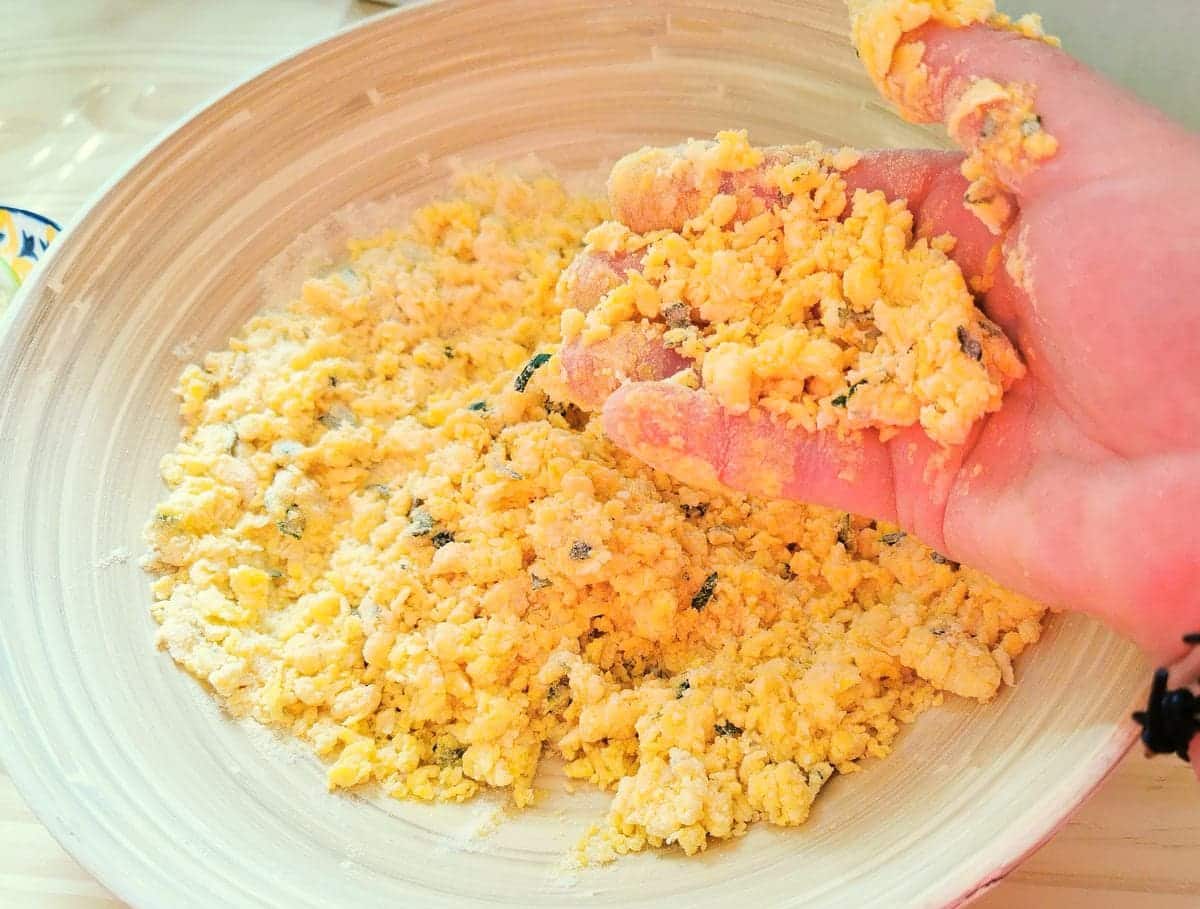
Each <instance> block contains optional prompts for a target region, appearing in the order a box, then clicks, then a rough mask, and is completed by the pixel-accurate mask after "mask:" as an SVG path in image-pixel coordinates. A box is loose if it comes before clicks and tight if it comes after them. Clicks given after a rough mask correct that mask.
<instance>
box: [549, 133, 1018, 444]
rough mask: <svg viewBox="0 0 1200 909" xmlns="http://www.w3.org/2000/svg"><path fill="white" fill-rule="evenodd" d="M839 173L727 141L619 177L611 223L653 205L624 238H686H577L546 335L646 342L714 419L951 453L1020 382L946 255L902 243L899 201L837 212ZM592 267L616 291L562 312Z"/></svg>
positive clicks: (849, 158)
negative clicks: (729, 417) (896, 440)
mask: <svg viewBox="0 0 1200 909" xmlns="http://www.w3.org/2000/svg"><path fill="white" fill-rule="evenodd" d="M856 161H857V157H856V156H854V155H850V154H848V153H847V152H845V151H842V152H837V153H829V152H826V151H823V150H822V149H821V148H820V147H818V146H808V147H800V146H797V147H791V148H788V149H785V150H783V149H766V150H763V149H754V148H752V147H751V146H750V144H749V142H748V141H747V138H746V134H745V133H744V132H726V133H721V134H719V135H718V136H717V138H716V140H715V141H710V142H697V141H693V142H690V143H688V144H686V145H685V146H683V147H681V148H678V149H643V150H642V151H639V152H635V153H634V154H633V155H630V156H628V157H627V158H625V159H622V161H620V162H618V163H617V165H616V166H615V167H614V169H613V175H612V179H611V181H610V194H611V196H612V202H613V206H614V209H616V210H618V211H624V212H626V213H628V212H630V211H633V210H634V209H635V206H636V204H637V203H635V202H632V201H630V202H626V200H627V199H629V197H630V196H631V195H632V196H633V197H635V198H637V199H640V198H642V195H641V194H642V193H644V192H645V187H646V184H647V183H649V184H652V185H653V191H654V196H653V198H654V199H655V200H660V204H662V203H661V200H668V202H667V204H665V205H663V207H662V209H661V210H660V211H656V212H649V213H648V212H645V211H642V212H640V213H637V214H636V216H635V221H640V223H643V224H645V225H646V226H652V225H660V224H666V223H670V222H671V221H676V222H679V221H680V220H681V219H683V218H686V220H683V221H682V223H680V224H679V225H678V226H677V227H675V228H673V229H670V228H669V229H659V230H648V231H647V232H645V233H636V232H634V231H633V230H631V229H630V228H629V227H627V226H626V225H625V224H622V223H620V222H616V221H610V222H606V223H605V224H602V225H601V226H599V227H597V228H596V229H595V230H593V231H591V232H590V233H589V234H588V236H587V238H586V239H587V246H586V247H585V249H584V251H583V253H582V254H581V255H582V256H583V257H584V264H583V265H574V266H573V267H572V270H571V271H570V272H568V278H566V279H564V281H563V283H562V285H561V287H560V291H561V292H562V295H563V297H564V306H565V307H569V306H574V307H578V309H573V310H568V313H567V315H566V317H565V318H564V319H563V326H564V332H565V338H566V340H568V341H573V340H576V339H577V340H579V341H580V342H581V343H582V344H583V345H584V346H585V347H586V346H587V345H589V344H595V343H598V342H611V341H613V340H614V339H616V340H618V341H619V340H620V339H621V338H622V336H628V335H630V334H631V333H632V334H637V335H645V334H647V333H651V334H653V335H654V336H655V337H659V336H661V343H663V344H665V345H666V346H667V347H669V348H671V349H673V350H674V351H676V352H677V353H678V354H679V355H680V356H681V357H683V358H685V359H686V360H687V361H690V363H691V364H692V368H693V369H694V370H695V371H696V373H697V374H698V375H699V378H700V384H701V385H702V386H703V388H705V389H706V390H707V391H708V393H710V394H711V395H713V396H714V397H715V398H716V399H717V400H718V401H719V402H720V403H721V405H722V406H723V407H724V408H725V409H726V410H727V411H729V412H731V413H745V412H747V411H749V410H750V409H751V408H752V407H756V408H762V409H763V410H766V411H769V412H770V413H773V414H775V415H777V416H778V417H780V418H781V419H783V420H785V421H786V422H787V423H788V424H789V425H796V426H801V427H803V428H804V429H806V430H809V431H813V430H823V429H837V430H841V431H848V430H858V429H864V428H868V427H873V428H878V429H880V430H881V434H882V435H883V437H884V438H887V437H888V436H890V435H892V434H894V433H895V432H897V431H898V430H899V429H900V428H903V427H906V426H912V425H918V424H919V425H920V426H921V427H922V428H923V429H924V430H925V432H926V434H928V435H929V437H930V438H932V439H934V440H935V441H938V442H941V443H943V444H945V445H955V444H959V443H961V442H963V441H964V440H965V439H966V437H967V435H968V433H969V432H970V430H971V427H972V426H973V425H974V424H975V422H976V421H977V420H978V419H979V418H980V417H982V416H984V415H985V414H987V413H990V412H992V411H995V410H996V409H998V408H999V406H1000V402H1001V398H1002V395H1003V392H1004V390H1005V388H1007V387H1008V385H1010V384H1011V383H1012V382H1013V381H1015V380H1016V379H1017V378H1019V377H1020V376H1021V375H1022V374H1023V372H1024V367H1023V366H1022V364H1021V362H1020V359H1019V358H1018V356H1017V354H1016V352H1015V351H1014V349H1013V347H1012V345H1011V344H1009V342H1008V340H1007V339H1006V338H1005V337H1004V336H1003V334H1002V333H1001V332H1000V330H999V329H998V328H996V326H995V325H993V324H992V323H991V322H990V321H988V319H987V318H986V317H984V316H983V314H982V313H981V312H980V311H979V310H978V309H977V308H976V306H975V301H974V298H973V297H972V294H971V291H970V289H969V288H968V286H967V283H966V281H965V279H964V278H963V274H962V272H961V271H960V270H959V267H958V266H957V265H956V264H955V263H954V261H953V260H952V259H950V257H949V256H948V255H947V254H946V251H947V250H948V249H950V248H952V245H953V241H952V239H951V238H949V237H940V238H935V239H933V240H927V239H916V238H915V237H914V235H913V216H912V212H911V211H910V210H909V208H908V207H907V205H906V204H905V202H904V200H896V201H893V202H888V200H887V198H886V197H885V196H884V194H883V193H882V192H878V191H875V192H868V191H866V190H862V189H860V190H857V191H855V192H854V194H853V196H849V195H848V193H847V190H846V181H845V179H844V178H843V176H842V171H843V170H844V169H845V168H846V167H848V166H851V165H853V164H854V163H856ZM647 174H650V175H652V176H651V177H650V178H649V179H647V178H646V176H645V175H647ZM631 175H632V176H631ZM601 257H607V258H608V259H610V260H611V259H614V258H619V259H622V260H623V261H626V262H629V263H630V264H629V265H628V267H627V271H626V273H625V275H624V278H623V279H622V280H621V281H620V283H615V282H614V283H613V286H610V287H608V289H607V290H605V289H604V285H594V284H593V285H589V288H588V290H589V292H591V293H592V294H596V292H597V291H603V292H602V293H600V294H599V298H598V300H595V299H586V300H585V299H580V292H579V290H578V288H577V287H576V286H575V285H573V284H572V283H571V281H570V277H569V276H570V275H571V274H578V273H580V271H581V270H584V271H591V270H593V269H592V267H591V266H590V265H588V264H587V260H588V259H589V258H591V259H595V258H601ZM583 309H586V310H587V311H586V314H584V313H583V312H582V310H583ZM580 403H584V404H592V403H594V402H590V401H581V402H580Z"/></svg>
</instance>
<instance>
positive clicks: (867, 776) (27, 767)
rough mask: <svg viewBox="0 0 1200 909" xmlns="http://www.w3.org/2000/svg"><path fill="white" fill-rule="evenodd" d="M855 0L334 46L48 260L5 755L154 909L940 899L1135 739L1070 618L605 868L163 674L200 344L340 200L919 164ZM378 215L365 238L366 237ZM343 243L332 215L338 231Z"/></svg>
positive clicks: (599, 3)
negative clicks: (329, 779)
mask: <svg viewBox="0 0 1200 909" xmlns="http://www.w3.org/2000/svg"><path fill="white" fill-rule="evenodd" d="M844 15H845V14H844V11H843V8H842V5H841V3H840V2H835V0H805V2H795V0H787V2H784V0H753V2H737V3H735V2H733V0H701V2H695V0H693V2H688V3H668V2H643V3H628V2H619V3H613V2H611V0H569V2H557V3H548V2H530V0H448V2H444V3H437V4H432V5H424V6H420V7H418V8H415V9H410V10H402V11H401V12H399V13H398V14H396V15H394V16H391V17H388V18H385V19H382V20H378V21H374V22H372V23H371V24H369V25H367V26H365V27H362V28H358V29H355V30H352V31H349V32H346V33H344V34H341V35H339V36H338V37H336V38H333V39H332V40H329V41H326V42H324V43H322V44H320V45H317V46H316V47H313V48H311V49H310V50H307V51H305V52H303V53H301V54H299V55H298V56H296V57H294V58H292V59H290V60H288V61H286V62H284V63H282V64H280V65H279V66H277V67H275V68H273V69H271V70H269V71H267V72H266V73H263V74H262V75H260V76H258V77H257V78H255V79H252V80H251V81H250V82H248V83H246V84H245V85H243V86H242V87H240V88H238V89H237V90H235V91H233V92H232V93H231V94H229V95H228V96H226V97H225V98H223V99H222V100H220V101H219V102H217V103H216V104H214V105H212V106H211V107H209V108H207V109H205V110H204V111H202V112H201V113H200V114H198V115H197V116H196V117H195V118H194V119H192V120H191V121H189V122H188V123H187V124H186V125H184V126H183V127H182V128H180V129H179V130H178V131H176V132H175V133H173V134H172V135H170V136H169V137H168V138H167V139H165V140H164V141H163V142H162V143H161V144H160V145H158V146H157V147H156V148H155V149H154V150H153V151H152V152H150V153H149V154H148V155H147V156H146V157H145V158H144V159H143V160H142V161H140V162H139V163H138V164H137V165H136V166H134V167H133V168H132V169H131V170H130V171H129V172H128V173H126V174H125V175H124V176H123V177H121V178H120V179H119V180H118V181H116V182H115V183H114V184H113V185H112V186H111V187H110V188H109V189H108V190H106V191H105V192H104V193H103V194H102V195H101V196H100V198H99V199H97V200H96V202H95V204H94V205H93V206H92V207H91V208H90V210H89V211H88V212H87V213H86V214H85V215H84V216H83V217H82V218H81V219H80V220H79V221H78V222H77V223H76V224H75V225H74V226H73V227H71V228H70V229H69V230H68V231H67V232H66V234H65V235H64V236H62V237H61V238H59V239H58V240H57V241H56V243H55V244H54V246H52V247H51V252H50V257H49V261H48V263H46V264H45V266H44V267H42V268H41V269H40V270H39V271H38V272H37V273H35V275H34V276H33V277H32V278H31V281H30V283H28V284H27V285H26V287H25V288H23V290H22V292H21V294H20V295H19V296H18V298H17V300H16V302H15V303H14V305H13V307H12V309H11V310H10V312H9V313H7V314H6V316H5V319H6V321H7V324H6V325H5V328H4V333H3V338H2V339H0V502H2V503H3V510H2V514H0V627H2V628H3V631H2V633H0V721H2V723H3V728H4V730H5V733H4V734H3V735H0V757H2V758H3V761H4V763H5V766H6V767H7V769H8V770H9V772H10V773H11V774H12V776H13V777H14V778H15V780H16V781H17V784H18V786H19V787H20V789H21V790H22V792H23V793H24V794H25V796H26V797H27V798H28V800H29V802H30V804H31V805H32V806H33V808H34V810H35V811H37V813H38V814H39V816H40V817H41V818H42V820H43V821H45V823H46V824H47V825H48V826H49V827H50V829H51V830H52V831H53V832H54V833H55V834H56V835H57V836H58V837H59V839H60V840H61V841H62V842H63V844H64V845H65V846H66V847H67V848H68V849H69V850H70V851H71V852H72V853H74V855H75V856H76V857H77V858H78V859H79V860H80V861H81V862H82V863H83V864H84V865H85V866H86V867H87V868H88V869H89V870H90V871H92V872H93V873H95V874H96V875H97V876H98V877H99V878H100V880H102V881H103V882H104V883H105V884H106V885H107V886H108V887H110V888H111V889H112V890H113V891H114V892H115V893H117V894H118V895H120V896H122V897H124V898H125V899H127V900H128V901H129V902H131V903H133V904H134V905H136V906H140V907H143V906H144V907H171V909H180V907H206V909H212V907H241V906H264V905H269V906H286V907H331V906H338V907H341V906H352V907H355V909H367V907H376V906H379V907H383V906H388V907H396V906H411V907H451V906H453V907H463V906H475V905H480V906H482V905H493V906H494V905H513V906H525V907H535V906H571V905H581V904H586V905H589V906H623V907H636V906H647V907H649V906H655V907H662V906H688V907H707V906H713V907H716V906H720V907H723V909H727V907H729V906H731V905H739V906H744V905H750V906H802V905H803V906H830V907H832V906H839V907H844V906H855V907H866V906H889V907H893V906H943V905H952V904H955V903H958V902H960V901H962V900H964V899H966V898H968V897H969V896H970V895H971V894H973V893H975V892H977V891H979V890H980V889H982V888H985V887H986V886H987V885H988V884H989V883H990V882H992V881H994V880H996V879H997V878H998V877H999V876H1000V875H1002V874H1003V873H1004V872H1005V871H1006V870H1007V869H1009V868H1010V867H1012V866H1013V864H1014V863H1016V862H1017V861H1018V860H1019V859H1020V858H1021V857H1022V856H1023V855H1024V854H1025V853H1027V852H1028V851H1029V850H1030V849H1032V848H1033V847H1034V846H1035V845H1037V844H1038V843H1039V842H1040V841H1042V840H1043V839H1045V838H1046V837H1048V836H1049V835H1050V834H1051V832H1052V831H1053V830H1054V829H1055V828H1056V827H1057V826H1058V825H1059V824H1060V823H1061V822H1062V821H1063V819H1064V818H1065V816H1066V815H1067V813H1068V812H1069V811H1070V810H1071V809H1072V808H1073V807H1074V806H1075V805H1077V804H1078V803H1079V802H1080V800H1081V799H1083V798H1084V797H1085V796H1086V795H1087V793H1088V792H1089V791H1090V790H1091V789H1092V788H1093V787H1095V786H1096V785H1097V784H1098V783H1099V782H1100V780H1101V779H1102V778H1103V777H1104V775H1105V773H1106V772H1107V771H1108V770H1109V768H1111V767H1112V765H1113V763H1114V762H1115V761H1116V760H1117V758H1118V757H1119V756H1120V755H1121V754H1122V752H1123V751H1124V750H1125V749H1126V747H1127V746H1128V744H1129V743H1130V741H1131V740H1132V737H1133V735H1132V730H1131V729H1130V727H1129V725H1128V724H1127V723H1126V722H1125V721H1124V719H1123V718H1124V717H1125V715H1126V711H1127V710H1128V708H1129V705H1130V703H1131V701H1132V700H1133V699H1134V697H1135V694H1136V692H1137V689H1138V687H1139V680H1140V679H1141V678H1142V677H1143V676H1142V671H1143V669H1142V666H1141V663H1140V661H1139V659H1138V658H1137V657H1136V655H1135V654H1134V653H1133V652H1132V650H1131V649H1130V648H1129V647H1128V646H1126V645H1124V644H1122V643H1120V642H1119V641H1118V640H1116V639H1115V638H1113V637H1112V636H1110V635H1109V634H1108V633H1107V632H1105V631H1104V630H1102V629H1101V628H1100V627H1098V626H1096V625H1093V624H1090V623H1088V622H1086V621H1083V620H1078V619H1068V620H1055V621H1053V622H1052V623H1051V625H1050V629H1049V632H1048V634H1047V635H1046V638H1045V640H1044V642H1043V643H1042V644H1040V645H1039V646H1038V647H1037V648H1035V649H1034V650H1033V652H1031V653H1030V654H1029V655H1027V656H1026V657H1023V658H1022V659H1021V661H1020V664H1019V667H1018V675H1019V682H1018V685H1017V687H1016V688H1015V689H1012V690H1009V691H1006V692H1005V693H1004V694H1003V695H1002V696H1001V697H1000V698H999V699H998V700H997V701H996V703H994V704H992V705H990V706H987V707H984V708H980V707H976V706H971V705H968V704H966V703H949V704H947V705H946V706H945V707H943V708H942V709H939V710H936V711H933V712H931V713H929V714H927V715H926V716H924V717H923V718H922V720H921V721H920V722H919V723H917V724H916V725H915V726H914V727H913V728H911V729H909V730H907V731H906V732H905V733H904V735H903V736H902V738H901V741H900V744H899V747H898V748H897V750H896V753H895V754H894V755H893V756H892V757H891V758H890V759H888V760H885V761H882V762H879V763H878V765H876V766H871V767H869V768H868V770H867V772H865V773H861V774H857V775H855V776H853V777H847V778H844V779H837V780H835V781H834V782H833V783H832V784H831V785H830V787H829V791H828V792H827V794H826V795H824V796H823V797H822V798H821V799H820V801H819V804H818V806H817V808H816V810H815V812H814V815H813V817H812V820H811V822H810V823H809V824H808V825H807V826H805V827H803V828H801V829H799V830H793V831H779V830H768V829H766V828H765V827H760V828H757V829H754V830H753V831H752V832H751V833H750V835H748V836H747V837H745V838H744V839H742V840H740V841H738V842H736V843H732V844H727V845H723V846H720V847H718V848H714V849H711V850H710V851H709V852H708V853H706V854H705V855H703V856H701V857H698V858H694V859H684V858H682V857H681V856H679V855H677V854H674V853H670V852H668V853H663V854H656V855H639V856H634V857H631V858H628V859H625V860H622V861H620V862H618V863H617V864H616V865H615V866H612V867H608V868H603V869H599V870H595V871H590V870H589V871H586V872H584V873H581V874H578V875H564V874H563V873H561V872H560V871H559V870H558V864H559V861H560V858H561V856H562V854H563V852H564V850H565V849H566V847H567V846H568V845H569V844H570V843H571V842H572V841H573V840H574V839H575V838H576V837H577V836H578V835H579V833H580V832H581V831H582V830H583V828H584V827H585V826H586V825H587V824H588V822H589V821H590V820H591V819H592V818H594V817H596V816H597V814H598V813H599V812H600V811H601V810H602V806H603V805H604V803H605V797H604V796H602V795H600V794H595V793H593V794H589V793H576V794H575V795H573V796H569V797H568V796H567V795H566V794H565V792H563V791H562V788H561V786H560V785H559V782H558V780H557V778H556V777H555V776H554V774H553V773H552V772H551V773H549V774H548V776H547V778H546V780H545V781H544V782H545V785H546V786H547V787H548V788H550V789H551V790H552V795H551V797H550V798H549V799H548V800H547V801H546V802H545V803H543V804H541V805H539V807H537V808H535V809H533V810H531V811H528V812H526V813H524V814H521V815H519V816H516V817H513V818H511V819H509V820H507V821H505V822H504V823H502V824H501V826H500V828H499V830H498V832H497V833H495V834H494V835H493V836H491V837H489V838H486V839H475V838H472V837H471V836H470V833H471V830H472V829H473V827H475V826H478V824H479V823H480V818H481V817H483V816H484V814H486V812H487V811H488V810H489V809H488V808H487V806H486V805H485V806H483V807H480V806H478V805H469V806H465V807H454V806H450V807H430V806H423V805H409V804H393V805H383V804H381V803H379V802H376V801H373V800H371V799H369V798H365V797H354V796H336V795H329V794H327V793H326V792H325V787H324V783H323V775H322V771H321V768H320V767H319V766H318V765H317V764H316V763H315V762H314V761H312V760H310V759H309V758H307V757H304V756H301V755H298V754H297V753H295V752H293V751H292V750H291V749H289V748H288V747H287V746H286V745H285V744H284V743H282V742H279V741H277V740H276V739H274V738H273V737H272V736H271V735H269V734H267V733H265V732H264V731H263V730H261V729H257V728H255V727H253V726H246V725H241V724H236V723H234V722H231V721H229V720H228V719H226V718H224V717H223V716H222V715H221V714H220V712H219V711H218V710H217V709H216V708H215V706H213V705H212V704H211V703H209V701H208V699H207V698H206V697H205V696H204V695H202V694H201V693H200V692H199V689H198V686H197V685H196V683H195V682H194V681H193V680H192V679H191V678H189V677H187V676H185V675H184V674H183V673H182V672H180V671H178V670H177V669H176V668H175V667H174V666H173V665H172V664H171V663H170V661H169V659H168V658H167V657H166V656H164V655H162V654H160V653H157V652H156V651H155V650H154V647H153V643H152V636H153V627H152V622H151V619H150V617H149V613H148V604H149V593H148V587H147V579H146V578H145V577H144V576H143V575H142V573H141V572H140V570H139V568H138V566H137V559H136V556H137V554H138V553H139V552H140V551H141V548H142V547H141V543H140V528H141V525H142V522H143V520H144V518H145V516H146V515H147V514H148V513H149V511H150V509H151V507H152V505H153V503H154V502H155V500H156V499H157V497H158V496H159V495H160V492H161V490H160V487H159V482H158V478H157V463H158V459H159V456H160V454H161V453H163V452H164V451H166V450H167V449H168V448H170V447H171V445H172V443H173V441H174V439H175V436H176V422H175V405H174V401H173V398H172V395H171V391H170V389H171V386H172V383H173V381H174V379H175V376H176V374H177V373H178V371H179V369H180V368H181V365H182V362H181V357H182V358H186V357H187V356H189V354H194V353H196V352H202V351H203V350H205V349H207V348H211V347H219V346H221V345H223V344H224V343H225V341H226V338H227V337H228V335H229V334H230V333H231V332H232V331H233V330H234V329H235V327H236V326H238V325H239V323H241V322H242V321H243V320H244V319H246V318H247V316H248V315H249V314H250V313H252V312H253V311H254V310H255V309H257V308H258V307H259V306H260V305H262V304H263V302H264V301H263V299H262V295H261V293H260V291H259V288H258V285H257V283H256V280H255V278H256V275H257V274H258V273H259V271H260V270H261V269H262V267H263V265H264V263H266V262H267V261H268V260H270V259H272V258H273V257H274V256H275V255H276V254H277V253H279V252H280V250H281V249H283V248H284V247H285V246H286V245H287V244H288V243H289V241H291V240H292V239H293V238H295V237H296V236H297V235H298V234H299V233H301V232H302V231H305V230H306V229H308V228H311V227H313V226H314V225H317V224H318V223H320V222H322V221H323V220H324V219H327V217H328V216H329V215H330V214H331V213H332V212H334V211H335V210H336V209H339V208H341V207H343V206H345V205H347V204H350V203H354V202H362V201H366V200H371V199H378V198H382V197H387V196H393V195H396V194H399V195H400V196H401V197H409V198H417V197H421V196H426V195H428V194H430V193H431V192H434V191H436V190H437V189H438V188H439V186H440V183H441V181H442V180H443V178H444V176H445V175H446V173H447V172H448V169H449V167H450V164H451V161H452V159H454V158H455V157H456V156H460V157H462V158H465V159H468V160H475V161H479V160H486V159H509V158H514V157H518V156H523V155H525V154H527V153H530V152H534V153H536V154H538V155H540V156H542V157H543V158H545V159H548V160H549V161H551V162H553V163H555V164H557V165H559V166H560V167H561V168H563V169H565V170H567V171H571V172H579V173H591V174H593V175H594V174H597V173H599V172H600V169H601V168H602V167H603V165H604V164H605V163H606V162H610V161H611V160H612V159H613V158H614V157H616V156H617V155H618V154H619V153H621V152H622V151H623V150H626V149H629V148H630V147H633V146H637V145H639V144H642V143H645V142H672V141H676V140H678V139H680V138H682V137H685V136H689V135H706V134H711V133H713V132H714V131H715V130H716V129H718V128H720V127H730V126H745V127H749V128H750V130H751V134H752V137H753V138H754V139H756V140H758V141H759V142H763V143H772V142H787V141H796V140H803V139H809V138H815V139H819V140H823V141H826V142H830V143H851V144H854V145H859V146H888V145H914V144H917V145H921V144H929V143H931V142H933V141H935V139H934V137H933V134H931V133H928V132H926V131H924V130H921V129H918V128H915V127H912V126H909V125H906V124H904V123H901V122H900V121H899V120H898V119H896V118H895V117H894V116H893V115H892V114H890V113H889V112H888V111H887V110H886V109H884V107H883V106H882V105H881V104H880V103H879V102H877V101H876V99H875V96H874V94H873V92H872V91H871V90H870V88H869V86H868V85H867V83H866V81H865V79H864V78H863V76H862V74H861V73H860V70H859V67H858V65H857V62H856V61H855V58H854V54H853V53H852V52H851V50H850V48H849V46H848V43H847V40H846V22H845V18H844ZM364 217H365V216H364ZM334 233H336V228H334Z"/></svg>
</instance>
